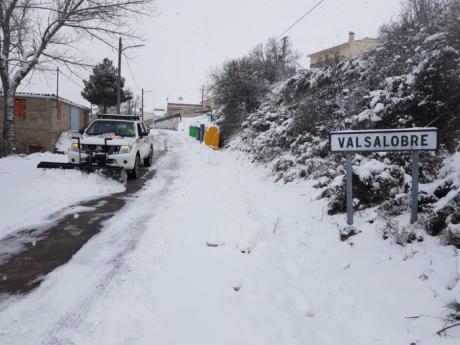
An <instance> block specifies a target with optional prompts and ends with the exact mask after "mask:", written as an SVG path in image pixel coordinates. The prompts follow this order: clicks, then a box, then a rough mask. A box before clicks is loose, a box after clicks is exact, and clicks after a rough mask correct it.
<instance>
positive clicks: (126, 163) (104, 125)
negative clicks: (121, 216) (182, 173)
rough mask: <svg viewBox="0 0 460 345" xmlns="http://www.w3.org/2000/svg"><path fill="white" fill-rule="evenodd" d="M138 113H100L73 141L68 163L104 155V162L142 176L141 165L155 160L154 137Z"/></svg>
mask: <svg viewBox="0 0 460 345" xmlns="http://www.w3.org/2000/svg"><path fill="white" fill-rule="evenodd" d="M149 133H150V130H149V129H148V128H147V127H146V126H145V124H144V123H143V122H142V121H141V120H140V119H139V118H138V117H135V116H124V115H100V116H99V119H97V120H94V121H93V122H92V123H91V124H90V125H89V126H88V128H86V129H85V130H84V131H83V133H82V135H81V137H80V139H79V140H78V141H77V140H75V139H74V140H73V142H72V145H71V147H70V149H69V151H68V158H69V163H74V164H81V163H85V162H87V161H88V159H97V158H98V156H100V157H103V159H104V164H106V165H110V166H118V167H121V168H124V169H125V170H126V171H127V172H128V174H129V175H130V176H131V177H132V178H137V177H139V173H140V166H141V164H142V163H143V165H144V166H146V167H148V166H151V165H152V160H153V136H151V135H149Z"/></svg>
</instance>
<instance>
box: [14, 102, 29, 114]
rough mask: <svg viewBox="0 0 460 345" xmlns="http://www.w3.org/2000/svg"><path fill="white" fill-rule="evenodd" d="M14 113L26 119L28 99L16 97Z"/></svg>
mask: <svg viewBox="0 0 460 345" xmlns="http://www.w3.org/2000/svg"><path fill="white" fill-rule="evenodd" d="M14 114H15V115H16V117H19V118H22V119H25V118H26V117H27V100H25V99H15V100H14Z"/></svg>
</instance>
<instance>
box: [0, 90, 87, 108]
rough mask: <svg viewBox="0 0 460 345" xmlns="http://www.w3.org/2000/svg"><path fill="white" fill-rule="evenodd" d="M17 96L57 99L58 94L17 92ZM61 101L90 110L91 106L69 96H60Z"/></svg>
mask: <svg viewBox="0 0 460 345" xmlns="http://www.w3.org/2000/svg"><path fill="white" fill-rule="evenodd" d="M0 95H2V96H3V92H2V93H0ZM16 97H30V98H46V99H53V100H55V99H56V95H55V94H54V93H34V92H16ZM59 101H60V102H63V103H67V104H70V105H73V106H74V107H78V108H80V109H84V110H87V111H90V108H88V107H85V106H84V105H81V104H78V103H76V102H73V101H71V100H69V99H67V98H63V97H59Z"/></svg>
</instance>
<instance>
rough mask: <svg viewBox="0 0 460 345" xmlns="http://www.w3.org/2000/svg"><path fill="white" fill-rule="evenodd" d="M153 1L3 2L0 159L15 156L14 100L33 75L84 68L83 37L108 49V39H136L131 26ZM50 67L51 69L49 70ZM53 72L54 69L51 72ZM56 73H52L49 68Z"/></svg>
mask: <svg viewBox="0 0 460 345" xmlns="http://www.w3.org/2000/svg"><path fill="white" fill-rule="evenodd" d="M152 2H153V0H92V1H85V0H46V1H43V0H1V1H0V79H1V82H2V88H3V96H4V97H3V101H4V109H5V113H4V128H3V139H4V142H3V143H4V145H3V146H4V147H3V153H5V154H8V153H14V152H15V151H16V147H15V116H14V98H15V94H16V90H17V88H18V86H19V85H20V84H21V82H22V81H23V80H24V78H25V77H26V76H27V75H29V73H30V72H31V71H33V70H40V71H46V70H49V69H50V68H51V66H52V65H53V63H54V64H55V63H56V61H58V62H60V63H63V64H65V65H66V66H67V67H70V66H75V65H79V66H87V65H86V64H85V62H84V59H83V58H79V56H81V55H80V54H81V49H79V47H78V42H79V41H81V39H82V38H84V37H90V38H92V39H94V40H96V41H99V42H101V43H104V44H108V45H110V46H112V44H111V43H110V42H111V41H112V39H114V38H118V37H119V36H125V37H126V36H127V37H130V38H132V39H136V38H137V36H136V35H135V34H134V33H133V31H132V30H131V29H130V25H129V23H130V20H131V19H132V18H133V17H138V16H139V15H142V14H148V13H149V12H150V5H151V4H152ZM50 64H51V65H50ZM53 67H54V66H53ZM53 70H54V68H53Z"/></svg>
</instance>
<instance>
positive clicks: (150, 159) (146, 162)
mask: <svg viewBox="0 0 460 345" xmlns="http://www.w3.org/2000/svg"><path fill="white" fill-rule="evenodd" d="M152 162H153V147H150V152H149V155H148V156H147V157H145V158H144V166H146V167H149V166H151V165H152Z"/></svg>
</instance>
